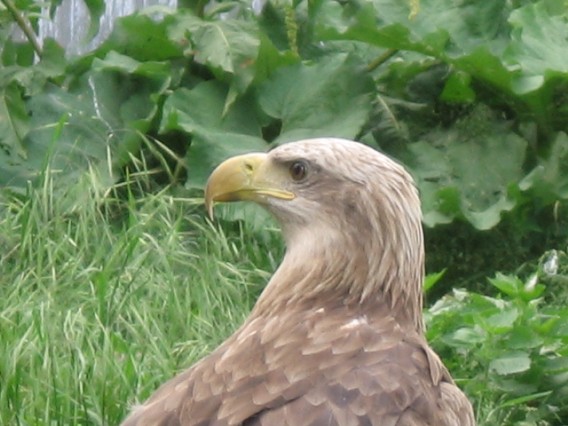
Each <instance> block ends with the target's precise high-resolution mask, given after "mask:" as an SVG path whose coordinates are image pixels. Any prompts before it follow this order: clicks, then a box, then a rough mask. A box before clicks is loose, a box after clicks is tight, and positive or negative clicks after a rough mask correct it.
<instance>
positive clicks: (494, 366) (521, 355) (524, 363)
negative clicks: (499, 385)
mask: <svg viewBox="0 0 568 426" xmlns="http://www.w3.org/2000/svg"><path fill="white" fill-rule="evenodd" d="M530 367H531V358H530V356H529V354H528V353H526V352H510V353H508V354H506V355H503V356H500V357H498V358H495V359H494V360H492V361H491V362H490V363H489V370H490V371H492V372H494V373H496V374H498V375H500V376H508V375H510V374H515V373H522V372H523V371H527V370H528V369H530Z"/></svg>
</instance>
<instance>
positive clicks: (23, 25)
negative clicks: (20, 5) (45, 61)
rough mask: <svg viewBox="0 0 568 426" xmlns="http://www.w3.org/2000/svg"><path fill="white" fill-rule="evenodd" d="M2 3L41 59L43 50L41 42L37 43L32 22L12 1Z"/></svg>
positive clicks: (4, 0)
mask: <svg viewBox="0 0 568 426" xmlns="http://www.w3.org/2000/svg"><path fill="white" fill-rule="evenodd" d="M0 1H1V2H2V3H3V4H4V6H6V9H8V12H10V14H11V15H12V17H13V18H14V21H16V23H17V24H18V27H20V29H21V30H22V31H23V32H24V35H25V36H26V38H27V39H28V41H29V42H30V43H31V45H32V46H33V48H34V50H35V52H36V53H37V55H38V56H39V57H40V58H41V55H42V49H41V46H40V45H39V42H38V41H37V37H36V34H35V33H34V30H33V29H32V26H31V24H30V21H29V20H28V19H27V18H26V17H25V16H23V15H22V14H20V12H19V11H18V9H17V8H16V5H15V4H14V3H13V2H12V0H0Z"/></svg>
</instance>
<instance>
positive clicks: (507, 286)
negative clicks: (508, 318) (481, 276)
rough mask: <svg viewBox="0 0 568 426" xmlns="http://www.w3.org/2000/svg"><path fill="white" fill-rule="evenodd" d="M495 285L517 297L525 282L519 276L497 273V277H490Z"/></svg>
mask: <svg viewBox="0 0 568 426" xmlns="http://www.w3.org/2000/svg"><path fill="white" fill-rule="evenodd" d="M489 282H490V283H491V285H493V286H494V287H496V288H498V289H499V290H500V291H502V292H503V293H505V294H506V295H508V296H511V297H517V296H518V295H519V293H520V292H521V291H522V288H523V282H522V281H521V280H519V279H518V278H517V277H514V276H510V275H504V274H501V273H497V275H496V276H495V278H489Z"/></svg>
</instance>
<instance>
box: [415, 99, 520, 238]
mask: <svg viewBox="0 0 568 426" xmlns="http://www.w3.org/2000/svg"><path fill="white" fill-rule="evenodd" d="M491 123H493V124H491ZM495 124H496V122H495V121H494V119H493V118H492V117H491V116H488V115H486V112H484V111H483V109H482V110H478V111H474V112H473V113H472V114H471V115H470V116H469V117H468V118H466V119H465V120H463V121H461V122H458V123H457V124H456V125H455V126H454V127H453V128H452V129H449V130H446V129H440V130H434V131H432V132H431V133H430V134H429V135H428V136H426V137H425V138H424V139H425V140H423V141H420V142H416V143H413V144H410V145H409V153H410V156H409V158H408V160H407V163H408V165H409V167H410V169H411V170H412V172H413V175H414V177H415V178H416V180H417V182H418V186H419V187H420V190H421V194H422V198H423V211H424V223H425V224H426V225H428V226H434V225H436V224H438V223H447V222H448V221H450V220H452V219H453V218H455V217H460V216H463V217H464V218H465V219H467V221H469V222H470V223H471V224H472V225H473V226H475V227H476V228H477V229H489V228H491V227H493V226H495V225H496V224H497V223H498V222H499V221H500V218H501V213H502V212H503V211H509V210H511V209H512V208H513V207H514V206H515V205H516V199H515V198H514V197H512V196H511V194H510V192H509V189H508V188H509V187H510V186H513V187H514V186H516V185H517V184H518V182H519V181H521V179H522V177H523V174H524V172H523V164H524V160H525V152H526V149H527V142H526V141H525V140H524V139H522V138H520V137H519V136H517V135H516V134H515V133H513V132H511V131H510V130H508V129H506V128H499V127H497V126H495ZM505 158H506V159H507V161H503V159H505Z"/></svg>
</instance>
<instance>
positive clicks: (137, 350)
mask: <svg viewBox="0 0 568 426" xmlns="http://www.w3.org/2000/svg"><path fill="white" fill-rule="evenodd" d="M44 3H45V4H40V3H38V2H32V1H26V0H21V1H12V0H1V1H0V22H2V23H11V22H15V23H16V24H17V25H18V26H20V28H23V29H24V34H25V36H26V39H25V41H16V40H14V39H13V38H12V37H11V36H10V34H11V30H10V29H9V28H8V29H6V28H7V27H6V26H5V25H3V26H1V27H0V46H2V47H1V48H0V101H1V102H0V200H1V205H0V212H1V213H0V247H2V252H1V253H0V341H1V342H2V345H0V423H2V424H26V425H27V424H31V425H34V424H116V423H117V422H118V421H119V420H120V419H121V418H122V417H123V416H124V414H125V413H126V411H127V410H128V406H127V404H128V403H132V402H134V400H135V398H140V399H143V398H145V397H146V396H148V394H149V393H150V392H151V391H152V390H153V389H155V387H156V386H157V385H158V384H159V383H161V382H162V381H163V380H164V379H165V378H167V377H170V376H171V375H172V374H173V373H174V372H176V371H178V370H180V369H182V368H184V367H186V366H188V365H189V364H191V363H192V362H193V361H194V360H196V359H198V358H199V357H201V356H203V355H204V354H206V353H207V352H209V351H210V350H211V349H212V348H214V347H215V346H216V345H217V344H218V343H219V342H220V341H222V340H223V339H224V337H226V336H227V335H228V334H229V333H230V332H231V331H232V330H233V329H234V328H235V327H237V326H238V324H239V323H240V322H241V321H242V319H243V318H244V317H245V316H246V314H247V312H248V311H249V309H250V307H251V306H252V304H253V303H254V300H255V299H256V297H257V295H258V293H259V292H260V291H261V289H262V286H263V284H264V283H265V282H266V280H267V278H268V277H269V276H270V274H271V272H272V271H273V270H274V268H275V267H276V265H277V263H278V261H279V259H280V257H281V255H282V252H283V247H282V243H281V240H280V238H279V235H278V232H277V231H276V230H275V228H274V226H273V223H272V222H271V221H270V219H268V218H267V217H266V216H265V215H264V214H263V213H262V212H260V211H259V210H258V209H254V208H252V207H250V206H248V207H238V206H237V207H233V206H231V207H230V208H225V209H223V210H222V211H221V214H220V217H221V221H220V224H215V225H212V224H211V223H210V222H208V221H207V220H206V219H205V218H204V212H203V209H202V207H201V205H200V203H201V195H202V194H201V192H200V191H201V188H202V186H203V183H204V180H205V179H206V177H207V174H208V173H209V172H210V171H211V169H212V167H213V166H214V165H215V164H217V163H218V162H219V161H220V160H222V159H224V158H225V157H227V156H229V155H233V154H237V153H241V152H244V151H250V150H253V149H255V150H257V149H266V148H267V147H269V146H271V145H274V144H279V143H283V142H287V141H290V140H295V139H301V138H306V137H312V136H340V137H347V138H352V139H357V140H361V141H363V142H365V143H368V144H370V145H373V146H375V147H377V148H379V149H381V150H383V151H385V152H387V153H389V154H390V155H392V156H394V157H396V158H398V159H400V161H402V162H403V163H404V164H405V165H406V166H407V167H408V168H409V170H410V171H411V172H412V173H413V174H414V176H415V178H416V180H417V183H418V185H419V187H420V191H421V194H422V201H423V205H424V224H425V226H426V238H427V251H428V270H429V272H431V273H433V275H430V276H429V279H428V281H427V291H428V292H427V299H428V307H427V309H426V312H425V316H426V320H427V323H428V338H429V340H430V341H431V342H432V344H433V346H434V347H435V348H436V350H437V351H438V352H439V353H440V354H441V356H442V357H443V359H444V361H445V362H446V364H447V365H448V366H449V368H450V369H451V371H452V374H453V375H454V377H457V378H458V380H459V383H460V385H461V386H462V387H463V388H464V389H465V390H466V392H467V393H468V394H469V396H470V397H471V399H472V400H473V401H474V404H475V407H476V411H477V413H478V421H479V423H480V424H481V425H496V424H499V425H519V426H520V425H523V426H525V425H539V426H541V425H564V424H567V423H568V404H567V403H566V401H567V400H568V398H567V391H568V387H567V385H568V358H567V357H568V328H567V326H566V323H568V311H567V309H568V308H566V301H567V300H568V291H567V290H566V283H567V282H568V267H567V265H568V262H567V259H568V258H567V256H566V254H565V253H564V250H565V249H566V244H567V242H568V235H567V234H568V231H567V229H568V228H567V226H566V225H567V222H568V221H567V215H566V207H567V203H566V200H567V198H568V168H567V167H568V166H567V164H568V136H567V135H566V132H567V130H568V129H567V127H568V124H567V123H568V119H567V114H568V107H567V105H568V101H567V96H566V88H567V87H568V59H567V58H568V56H566V55H565V54H564V51H565V44H566V39H567V37H568V4H566V2H563V1H559V0H538V1H535V0H516V1H507V0H493V1H491V2H475V1H471V2H468V1H463V2H459V4H458V3H456V2H455V1H453V0H421V1H419V0H408V1H406V2H404V1H398V0H397V1H395V0H360V1H352V2H335V1H331V0H327V1H326V0H313V1H301V0H298V1H273V2H268V3H267V4H266V5H265V6H264V7H263V9H262V11H254V10H251V8H250V2H221V3H214V2H211V3H207V4H206V3H205V2H202V1H191V0H188V1H183V2H180V5H182V6H183V7H180V8H179V9H177V10H168V9H165V8H151V9H148V10H145V11H141V12H139V13H137V14H134V15H132V16H128V17H125V18H121V19H119V20H117V22H116V25H115V28H114V31H113V33H112V34H111V35H110V37H109V38H108V39H107V40H106V41H105V42H104V43H103V44H102V45H101V46H100V47H98V48H97V49H95V50H94V51H92V52H90V53H88V54H86V55H83V56H80V57H73V58H69V57H66V56H65V52H64V50H63V48H62V47H61V46H59V45H58V44H57V43H56V42H55V41H53V40H44V41H43V44H42V45H41V44H40V43H38V42H37V40H36V37H35V35H34V34H35V29H36V28H37V22H38V19H39V18H38V16H39V11H40V10H39V8H40V7H45V5H49V6H50V7H51V11H52V12H53V11H55V10H56V9H57V7H58V5H59V3H60V1H58V0H52V1H50V2H44ZM86 4H87V6H88V8H89V11H90V13H91V17H92V24H91V26H90V34H94V33H96V31H97V28H98V27H97V22H98V18H99V17H100V15H101V13H102V11H103V10H104V2H102V1H100V0H99V1H92V0H90V1H86ZM442 270H445V271H446V272H445V273H439V272H440V271H442Z"/></svg>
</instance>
